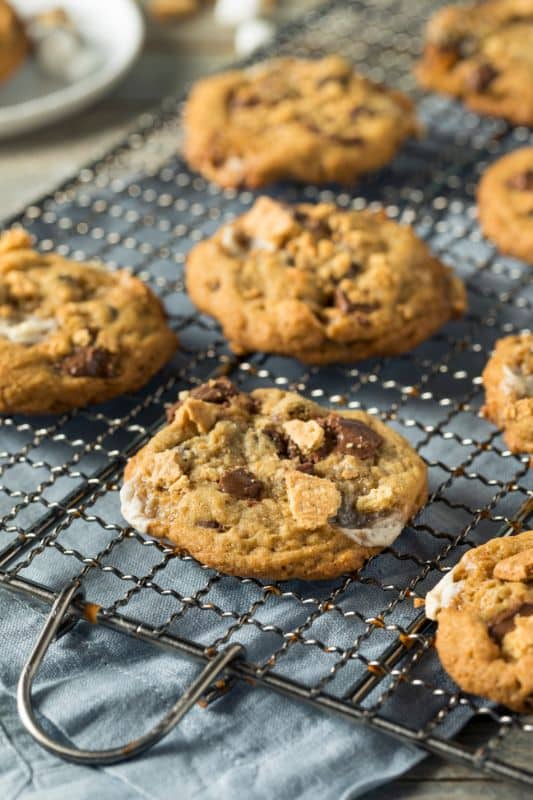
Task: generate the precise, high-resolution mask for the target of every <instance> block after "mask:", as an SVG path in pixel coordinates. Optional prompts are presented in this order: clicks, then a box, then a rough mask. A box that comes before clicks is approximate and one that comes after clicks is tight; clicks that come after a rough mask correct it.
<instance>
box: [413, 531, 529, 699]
mask: <svg viewBox="0 0 533 800" xmlns="http://www.w3.org/2000/svg"><path fill="white" fill-rule="evenodd" d="M426 615H427V616H428V617H429V619H436V620H437V621H438V623H439V627H438V631H437V640H436V647H437V652H438V654H439V657H440V660H441V662H442V665H443V666H444V668H445V670H446V671H447V672H448V673H449V674H450V675H451V677H452V678H453V679H454V681H456V683H457V684H458V685H459V686H460V687H461V688H462V689H464V690H465V691H467V692H471V693H472V694H477V695H481V696H482V697H488V698H489V699H490V700H494V701H495V702H497V703H503V704H504V705H506V706H508V707H509V708H512V709H513V710H514V711H524V712H529V713H531V712H532V711H533V531H526V532H525V533H521V534H519V535H518V536H509V537H505V538H500V539H492V540H491V541H490V542H487V543H486V544H484V545H481V547H476V548H475V549H474V550H470V551H469V552H468V553H466V554H465V555H464V556H463V557H462V558H461V560H460V561H459V563H458V564H457V565H456V566H455V567H454V568H453V569H452V570H451V571H450V572H448V573H447V574H446V575H445V577H444V578H442V580H441V581H440V582H439V583H438V584H437V585H436V586H435V587H434V588H433V589H432V590H431V592H429V593H428V594H427V596H426Z"/></svg>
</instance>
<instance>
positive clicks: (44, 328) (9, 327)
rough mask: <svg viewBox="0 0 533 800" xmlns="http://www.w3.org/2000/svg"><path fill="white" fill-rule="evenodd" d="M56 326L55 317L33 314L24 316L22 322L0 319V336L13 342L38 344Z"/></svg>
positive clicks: (55, 328)
mask: <svg viewBox="0 0 533 800" xmlns="http://www.w3.org/2000/svg"><path fill="white" fill-rule="evenodd" d="M57 327H58V325H57V322H56V321H55V319H42V318H41V317H34V316H29V317H26V319H24V320H22V322H9V321H8V320H3V319H0V336H2V337H4V339H9V341H10V342H13V343H14V344H39V342H42V341H43V339H46V337H47V336H48V334H49V333H52V331H55V330H57Z"/></svg>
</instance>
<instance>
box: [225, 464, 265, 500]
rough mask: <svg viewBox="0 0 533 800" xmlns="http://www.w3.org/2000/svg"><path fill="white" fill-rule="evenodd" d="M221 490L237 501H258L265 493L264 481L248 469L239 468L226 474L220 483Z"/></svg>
mask: <svg viewBox="0 0 533 800" xmlns="http://www.w3.org/2000/svg"><path fill="white" fill-rule="evenodd" d="M219 486H220V490H221V491H222V492H224V493H225V494H230V495H231V496H232V497H236V498H237V500H258V499H259V498H260V497H261V494H262V492H263V486H264V484H263V481H260V480H258V479H257V478H256V477H255V475H253V474H252V473H251V472H248V470H247V469H243V468H242V467H239V468H238V469H232V470H230V471H229V472H225V473H224V475H222V477H221V478H220V481H219Z"/></svg>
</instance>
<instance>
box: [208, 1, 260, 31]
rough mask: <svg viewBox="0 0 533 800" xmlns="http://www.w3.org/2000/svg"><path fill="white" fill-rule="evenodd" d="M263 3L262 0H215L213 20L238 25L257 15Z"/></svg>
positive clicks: (223, 23) (222, 23)
mask: <svg viewBox="0 0 533 800" xmlns="http://www.w3.org/2000/svg"><path fill="white" fill-rule="evenodd" d="M265 5H266V3H264V2H263V0H217V3H216V5H215V20H216V21H217V22H218V23H219V25H231V26H235V25H240V23H241V22H246V20H249V19H253V18H254V17H258V16H259V15H260V14H261V12H262V11H263V7H264V6H265Z"/></svg>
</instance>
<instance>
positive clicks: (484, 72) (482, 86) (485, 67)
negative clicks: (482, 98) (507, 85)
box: [467, 62, 499, 93]
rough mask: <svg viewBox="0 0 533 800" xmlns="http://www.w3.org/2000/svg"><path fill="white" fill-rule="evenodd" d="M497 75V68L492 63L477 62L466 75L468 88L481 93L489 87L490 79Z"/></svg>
mask: <svg viewBox="0 0 533 800" xmlns="http://www.w3.org/2000/svg"><path fill="white" fill-rule="evenodd" d="M498 75H499V72H498V70H497V69H494V67H493V66H492V64H489V63H487V62H485V63H484V64H478V65H477V66H476V67H474V69H473V70H472V72H470V74H469V75H468V78H467V81H468V88H469V89H471V90H472V91H473V92H478V93H482V92H484V91H485V90H486V89H488V88H489V86H490V85H491V83H492V81H493V80H494V79H495V78H496V77H497V76H498Z"/></svg>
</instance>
